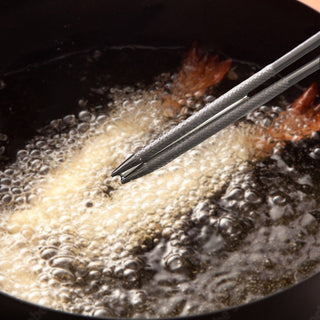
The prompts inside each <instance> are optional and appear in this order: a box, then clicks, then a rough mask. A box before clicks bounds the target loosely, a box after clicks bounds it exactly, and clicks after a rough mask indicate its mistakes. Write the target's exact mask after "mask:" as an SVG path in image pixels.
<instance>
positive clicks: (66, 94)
mask: <svg viewBox="0 0 320 320" xmlns="http://www.w3.org/2000/svg"><path fill="white" fill-rule="evenodd" d="M319 29H320V15H319V13H317V12H315V11H313V10H311V9H310V8H308V7H306V6H304V5H302V4H300V3H298V2H296V1H293V0H281V1H279V0H260V1H255V0H243V1H232V0H197V1H193V0H191V1H182V0H177V1H165V0H154V1H151V0H131V1H126V0H109V1H103V0H93V1H92V0H91V1H88V0H82V1H74V0H56V1H49V0H41V1H28V0H25V1H19V0H13V1H2V2H1V4H0V38H1V40H2V41H1V42H2V46H1V50H0V80H1V81H3V83H4V84H6V85H7V89H8V90H11V88H10V87H11V82H12V81H13V79H14V81H19V79H20V80H21V83H20V84H19V83H16V82H15V83H13V84H12V87H13V89H12V91H10V95H11V96H14V98H10V99H9V98H6V97H5V98H3V99H1V95H3V94H4V92H5V91H4V90H0V104H1V109H0V115H1V117H0V119H1V120H0V125H1V128H0V131H1V132H5V133H7V134H8V135H9V137H10V139H11V140H12V143H10V145H9V146H8V149H7V156H9V157H10V156H13V155H14V154H15V152H16V151H17V150H18V149H19V147H21V146H22V145H23V144H24V143H25V141H26V140H28V138H30V137H32V136H33V135H34V134H35V128H39V127H40V126H43V125H44V124H46V123H47V121H49V120H50V119H53V118H56V117H59V116H63V115H65V114H69V113H71V112H72V111H73V110H74V109H76V107H75V105H76V104H77V101H76V99H77V98H76V97H78V96H79V93H78V91H79V90H80V89H81V88H79V86H77V85H75V82H74V79H72V77H68V75H66V76H63V75H62V74H63V72H60V74H59V73H56V74H54V76H53V77H52V78H50V79H49V75H46V74H40V75H39V79H27V78H23V77H20V78H19V70H25V69H26V68H32V67H33V66H34V65H41V63H43V62H45V61H48V60H50V59H52V58H55V57H57V56H64V55H68V54H70V53H72V52H77V51H82V50H90V49H92V48H104V47H108V46H126V45H136V46H137V45H140V46H142V45H143V46H154V47H159V46H162V47H188V46H189V45H190V44H191V42H192V41H193V40H197V41H198V42H199V43H200V44H201V46H202V47H207V48H214V49H215V50H217V51H219V52H223V53H224V54H226V55H228V56H231V57H233V58H236V59H239V60H242V61H251V62H254V63H256V64H258V65H260V66H263V65H266V64H267V63H269V62H271V61H273V60H274V59H276V58H277V57H279V56H281V55H282V54H284V53H285V52H286V51H288V50H290V49H291V48H293V47H294V46H296V45H297V44H298V43H300V42H302V41H303V40H305V39H306V38H307V37H309V36H311V35H312V34H314V33H316V32H317V31H319ZM159 59H160V58H159ZM175 62H176V61H171V62H168V64H169V65H170V63H171V64H172V65H174V64H175ZM147 63H148V62H146V64H147ZM110 68H114V67H112V66H110ZM129 69H130V62H126V63H124V65H123V66H122V67H120V68H119V72H122V73H123V74H124V75H125V76H126V77H128V78H130V79H131V80H132V81H135V79H134V78H135V75H134V73H133V72H130V70H129ZM133 69H134V72H137V71H138V70H136V69H135V68H133ZM155 74H157V70H151V71H150V70H149V71H148V70H144V71H143V76H144V77H146V78H150V79H151V78H152V76H154V75H155ZM16 75H18V76H16ZM51 76H52V74H51ZM315 78H316V79H318V80H319V74H317V75H314V76H313V79H315ZM40 79H41V80H42V82H46V83H51V89H50V90H43V87H42V86H41V85H40V84H39V83H41V81H40ZM37 80H39V81H38V82H37ZM307 81H309V82H310V79H308V80H307ZM307 81H306V82H307ZM7 89H6V90H7ZM30 92H31V93H32V94H30ZM62 96H63V99H61V97H62ZM1 100H2V102H1ZM12 109H14V111H15V113H14V115H12ZM319 297H320V274H315V275H314V276H312V277H311V278H308V279H306V280H305V281H303V282H301V283H299V284H297V285H294V286H292V287H289V288H287V289H286V290H283V291H282V292H278V293H275V294H273V295H271V296H268V297H265V298H263V299H260V300H258V301H255V302H253V303H249V304H245V305H241V306H239V307H235V308H230V309H226V310H221V311H217V312H212V313H210V314H205V315H197V316H193V317H189V318H188V319H200V318H201V319H216V320H217V319H224V320H226V319H238V320H241V319H246V320H249V319H310V320H315V319H320V298H319ZM0 306H1V309H0V310H1V311H0V314H1V318H2V319H8V320H9V319H30V320H39V319H48V320H49V319H55V320H58V319H87V317H84V316H79V315H71V314H67V313H63V312H60V311H55V310H51V309H48V308H45V307H41V306H37V305H34V304H30V303H27V302H24V301H21V300H19V299H16V298H14V297H12V296H10V295H7V294H5V293H0Z"/></svg>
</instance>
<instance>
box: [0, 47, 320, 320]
mask: <svg viewBox="0 0 320 320" xmlns="http://www.w3.org/2000/svg"><path fill="white" fill-rule="evenodd" d="M180 59H181V52H179V51H178V50H169V49H163V50H158V51H157V50H147V49H140V50H137V49H122V50H120V51H119V50H106V51H104V52H94V53H89V54H83V55H79V56H74V57H68V58H65V59H62V60H57V61H52V62H51V63H48V64H45V65H42V66H38V67H36V68H31V69H30V70H25V71H24V72H23V73H19V74H16V75H8V76H7V78H6V79H4V80H3V81H4V83H5V84H6V85H5V86H3V87H4V88H3V89H2V90H1V91H0V93H1V94H4V99H3V101H4V105H5V106H7V108H8V109H7V111H3V112H7V116H8V117H9V118H10V117H12V121H14V120H15V119H16V118H17V119H18V121H25V120H22V119H25V117H23V112H27V111H29V110H28V109H29V108H30V106H28V104H29V103H34V105H33V106H32V108H31V109H32V110H33V112H32V113H31V116H30V117H34V118H31V119H32V121H31V122H30V124H28V123H25V127H26V128H27V130H26V132H27V134H29V135H30V138H28V141H25V140H26V138H23V135H24V132H19V129H13V130H11V131H9V127H10V126H9V125H8V127H5V126H4V128H3V129H2V134H1V135H0V140H1V143H2V144H1V148H2V153H3V154H2V158H1V161H2V162H1V165H2V171H1V172H0V178H1V183H0V184H1V189H0V192H1V210H2V216H1V225H0V238H1V243H2V246H1V248H0V261H1V262H0V288H1V290H2V291H5V292H8V293H10V294H12V295H14V296H17V297H20V298H22V299H25V300H28V301H32V302H35V303H38V304H43V305H46V306H48V307H52V308H56V309H60V310H64V311H67V312H74V313H81V314H86V315H93V316H101V317H168V316H178V315H186V314H199V313H203V312H210V311H213V310H218V309H221V308H224V307H228V306H234V305H238V304H241V303H245V302H248V301H252V300H255V299H257V298H259V297H261V296H264V295H266V294H269V293H271V292H274V291H277V290H280V289H282V288H285V287H287V286H288V285H291V284H293V283H296V282H298V281H300V280H301V279H303V278H305V277H307V276H308V275H311V274H312V273H315V272H318V271H320V261H319V260H320V253H319V252H320V250H319V245H320V231H319V222H320V211H319V201H320V199H319V188H320V179H319V178H320V170H319V169H318V168H319V159H320V151H319V150H320V141H319V139H318V136H317V135H316V134H315V135H314V136H313V137H312V138H310V139H306V140H304V141H300V142H299V143H287V144H286V146H285V147H283V148H280V149H279V148H278V149H277V148H276V149H275V150H274V151H273V153H272V154H271V155H270V156H268V157H263V156H262V155H261V153H260V152H259V150H258V149H257V148H256V145H255V138H256V135H257V132H258V128H259V127H261V126H262V125H268V122H270V119H272V118H275V117H276V116H277V114H278V113H279V112H280V111H281V110H283V109H282V107H283V106H284V98H280V99H279V100H278V101H277V105H275V106H263V107H261V108H259V109H258V110H257V111H255V112H254V113H252V114H250V115H249V116H248V117H247V118H246V119H243V121H241V122H239V123H237V124H235V125H232V126H230V127H228V128H226V129H224V130H222V131H221V132H220V133H218V134H217V135H215V136H214V137H212V138H210V139H209V140H207V141H206V142H204V143H203V144H201V145H199V146H197V147H196V148H194V149H193V150H191V151H189V152H188V153H186V154H185V155H183V156H182V157H179V158H178V159H176V160H175V161H173V162H172V163H170V164H169V165H167V166H165V167H164V168H162V169H160V170H157V171H156V172H154V173H152V174H150V175H148V176H146V177H144V178H142V179H138V180H136V181H133V182H130V183H128V184H126V185H121V184H120V182H119V180H118V179H117V178H113V179H111V178H110V173H111V171H112V170H113V169H114V168H115V167H116V166H117V165H118V164H120V163H121V162H122V161H123V160H125V158H126V157H127V156H128V155H130V154H131V153H133V152H134V151H135V150H137V149H138V148H140V147H142V146H143V145H145V144H146V143H148V142H149V141H151V140H152V139H154V138H155V137H157V136H158V135H159V134H160V133H162V132H163V130H166V129H168V128H170V127H171V126H173V125H175V124H176V123H177V122H178V121H181V119H182V118H185V117H187V116H188V115H190V114H192V113H193V112H195V111H196V110H197V109H199V108H201V106H203V105H204V104H205V103H206V102H208V101H211V100H212V99H214V97H215V96H217V95H219V94H221V93H222V92H224V91H226V90H227V89H228V88H229V87H232V86H234V85H235V83H237V82H238V81H241V78H246V77H247V76H248V75H249V74H251V73H252V72H254V71H255V67H254V66H251V65H249V64H244V63H240V62H235V63H234V65H233V69H232V71H231V72H229V74H228V75H227V77H226V79H224V80H223V81H222V82H221V83H220V84H219V85H218V86H216V87H215V88H213V89H211V91H210V90H209V91H208V92H207V94H206V95H205V96H204V97H203V98H202V100H201V101H200V102H199V101H198V102H197V104H195V103H194V101H193V100H192V98H189V99H186V102H185V108H186V112H185V113H184V115H181V116H179V117H178V118H175V119H168V118H167V117H165V116H164V115H163V112H162V111H163V109H162V102H163V94H164V92H166V91H169V90H170V84H171V83H172V79H174V77H175V73H174V70H175V68H177V66H178V65H179V61H180ZM159 61H161V64H160V63H159ZM142 65H144V71H143V73H141V74H140V76H139V75H138V76H137V74H139V73H137V70H141V66H142ZM130 67H131V68H130ZM148 67H150V69H149V68H148ZM59 70H60V71H59ZM150 70H152V72H151V71H150ZM117 71H118V72H117ZM169 72H171V74H169ZM161 73H162V74H161ZM158 74H160V76H158V77H157V78H155V76H156V75H158ZM48 75H49V76H48ZM32 76H34V78H35V79H39V81H38V82H37V80H35V84H36V85H35V86H34V85H33V86H32V88H37V90H38V91H39V97H38V96H37V95H36V92H32V90H33V89H30V90H29V91H28V90H27V89H26V90H25V91H23V92H24V94H21V95H20V96H18V98H17V95H16V94H14V93H17V92H20V91H21V90H19V89H20V88H19V87H17V86H18V85H17V84H15V82H14V80H15V81H17V80H19V83H20V84H19V85H22V84H24V85H26V83H27V82H28V81H29V79H30V78H31V77H32ZM50 76H51V77H50ZM59 77H60V78H59ZM64 77H65V78H66V79H67V80H65V81H66V82H69V83H70V84H73V86H69V87H68V88H71V89H70V92H65V91H64V90H62V92H63V93H66V96H64V95H63V94H62V95H61V92H60V90H61V87H64V86H65V84H66V83H59V81H58V80H59V79H60V80H61V79H63V78H64ZM52 79H54V80H55V82H53V81H52ZM152 79H153V80H152ZM150 83H151V85H150ZM115 84H118V85H117V86H115ZM42 86H43V87H44V88H45V89H46V90H45V93H43V92H41V90H39V88H42ZM57 87H58V89H57ZM27 88H28V86H27ZM30 88H31V86H30ZM59 88H60V89H59ZM59 92H60V93H59ZM58 93H59V94H58ZM291 94H292V95H293V96H294V95H295V94H296V92H294V91H293V92H292V93H289V97H288V99H289V100H290V96H291ZM52 97H54V99H53V100H52ZM19 99H21V100H22V101H20V100H19ZM28 99H29V100H28ZM46 99H48V100H46ZM66 101H67V102H66ZM60 102H61V104H60ZM75 102H76V103H75ZM46 103H51V105H49V106H48V109H46V108H45V106H46ZM65 104H69V105H71V106H70V108H69V109H65V108H64V106H65ZM57 106H60V107H59V108H58V107H57ZM5 110H6V109H5ZM44 110H47V111H46V113H44ZM70 110H71V111H70ZM71 112H72V113H71ZM56 117H59V118H56ZM19 119H20V120H19ZM35 124H36V125H38V128H39V129H38V130H37V132H32V130H33V129H32V128H33V127H34V125H35ZM28 128H29V131H28Z"/></svg>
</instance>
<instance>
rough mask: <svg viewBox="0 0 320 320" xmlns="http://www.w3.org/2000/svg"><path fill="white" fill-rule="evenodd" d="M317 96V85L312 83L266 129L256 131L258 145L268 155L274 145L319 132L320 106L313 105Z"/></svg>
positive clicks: (297, 139)
mask: <svg viewBox="0 0 320 320" xmlns="http://www.w3.org/2000/svg"><path fill="white" fill-rule="evenodd" d="M317 94H318V84H317V83H316V82H314V83H312V84H311V85H310V86H309V87H308V88H307V89H306V90H305V91H304V93H303V94H302V95H301V96H299V97H298V98H297V99H296V100H295V101H294V102H293V103H292V105H291V106H289V107H288V108H287V109H286V110H285V111H283V112H281V113H280V114H279V117H277V118H276V119H274V120H273V122H272V123H271V125H270V126H269V127H268V128H261V130H258V135H259V138H258V139H257V142H258V145H259V144H260V147H262V149H263V150H264V151H265V152H267V153H269V152H270V151H271V150H272V149H273V147H274V146H275V145H276V144H280V145H283V144H284V143H285V142H287V141H300V140H302V139H304V138H307V137H310V136H311V135H312V133H314V132H316V131H319V130H320V104H317V105H315V104H314V101H315V99H316V97H317ZM261 142H262V144H261Z"/></svg>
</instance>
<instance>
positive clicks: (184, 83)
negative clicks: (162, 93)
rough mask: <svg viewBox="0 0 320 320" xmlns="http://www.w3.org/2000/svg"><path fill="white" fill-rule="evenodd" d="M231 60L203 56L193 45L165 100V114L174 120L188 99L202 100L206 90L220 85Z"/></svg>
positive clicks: (205, 54) (207, 55) (208, 55)
mask: <svg viewBox="0 0 320 320" xmlns="http://www.w3.org/2000/svg"><path fill="white" fill-rule="evenodd" d="M231 63H232V61H231V59H227V60H223V61H220V59H219V57H218V55H214V56H212V55H210V54H209V53H204V54H201V52H200V49H199V47H198V46H197V45H196V44H193V46H192V47H191V49H190V50H189V52H188V53H187V56H186V58H185V60H184V62H183V65H182V67H181V70H180V72H179V73H178V76H177V78H176V79H175V80H174V82H173V84H172V91H171V94H170V95H168V96H167V97H166V98H165V101H164V104H163V108H164V114H165V115H166V116H167V117H169V118H173V117H175V116H176V115H178V114H179V113H180V111H181V109H182V106H183V105H184V103H185V101H186V98H189V97H192V98H194V99H197V98H200V97H201V96H202V95H203V94H204V93H205V92H206V90H207V89H208V88H209V87H211V86H213V85H216V84H217V83H219V82H220V81H221V80H222V78H223V77H224V76H225V74H226V73H227V72H228V71H229V69H230V67H231Z"/></svg>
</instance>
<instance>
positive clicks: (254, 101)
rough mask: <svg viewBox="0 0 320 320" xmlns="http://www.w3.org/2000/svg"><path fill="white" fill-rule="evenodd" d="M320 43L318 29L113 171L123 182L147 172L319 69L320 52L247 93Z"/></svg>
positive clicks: (113, 174) (162, 164)
mask: <svg viewBox="0 0 320 320" xmlns="http://www.w3.org/2000/svg"><path fill="white" fill-rule="evenodd" d="M319 46H320V32H318V33H316V34H315V35H313V36H312V37H310V38H309V39H307V40H306V41H304V42H303V43H301V44H300V45H298V46H297V47H295V48H294V49H293V50H291V51H289V52H288V53H287V54H285V55H284V56H282V57H281V58H279V59H278V60H276V61H275V62H273V63H271V64H269V65H268V66H266V67H265V68H263V69H262V70H260V71H259V72H258V73H256V74H254V75H253V76H252V77H250V78H248V79H247V80H245V81H243V82H242V83H240V84H239V85H237V86H236V87H234V88H233V89H231V90H230V91H228V92H227V93H225V94H224V95H222V96H221V97H219V98H217V99H216V100H214V101H213V102H212V103H210V104H208V105H207V106H206V107H205V108H203V109H202V110H200V111H199V112H197V113H196V114H194V115H193V116H191V117H190V118H188V119H187V120H185V121H183V122H182V123H180V124H179V125H177V126H176V127H174V128H173V129H171V130H169V131H168V132H167V133H165V134H164V135H162V136H160V137H159V138H158V139H156V140H155V141H153V142H152V143H150V144H149V145H147V146H146V147H144V148H142V149H140V150H139V151H138V152H136V153H135V154H133V155H132V156H131V157H129V158H128V159H127V160H126V161H125V162H123V163H122V164H121V165H120V166H119V167H118V168H116V169H115V170H114V171H113V172H112V176H115V175H118V174H120V175H121V181H122V183H126V182H129V181H131V180H133V179H136V178H139V177H141V176H143V175H146V174H148V173H150V172H152V171H154V170H156V169H158V168H160V167H162V166H164V165H165V164H167V163H168V162H170V161H172V160H173V159H175V158H177V157H178V156H179V155H181V154H183V153H184V152H186V151H188V150H189V149H191V148H193V147H194V146H196V145H197V144H199V143H201V142H202V141H204V140H205V139H207V138H209V137H210V136H212V135H213V134H215V133H217V132H218V131H220V130H221V129H223V128H225V127H226V126H227V125H229V124H231V123H232V122H234V121H236V120H238V119H240V118H241V117H242V116H244V115H245V114H247V113H248V112H250V111H252V110H254V109H256V108H257V107H259V106H260V105H261V104H264V103H266V102H268V101H269V100H271V99H273V98H274V97H275V96H277V95H279V94H280V93H282V92H283V91H285V90H286V89H288V88H289V87H291V86H292V85H294V84H296V83H297V82H299V81H300V80H302V79H304V78H305V77H307V76H308V75H310V74H312V73H313V72H315V71H317V70H319V69H320V56H319V57H317V58H316V59H314V60H313V61H311V62H310V63H308V64H306V65H304V66H303V67H301V68H299V69H297V70H296V71H294V72H292V73H291V74H289V75H288V76H286V77H285V78H283V79H281V80H279V81H277V82H276V83H274V84H273V85H271V86H270V87H268V88H266V89H264V90H262V91H261V92H259V93H257V94H256V95H254V96H253V97H250V98H249V97H248V96H247V95H248V93H249V92H251V91H252V90H254V89H255V88H257V87H258V86H260V85H261V84H262V83H264V82H265V81H266V80H268V79H270V78H271V77H272V76H274V75H276V74H277V73H278V72H280V71H281V70H283V69H284V68H286V67H287V66H289V65H290V64H292V63H293V62H295V61H296V60H298V59H299V58H301V57H302V56H304V55H305V54H307V53H309V52H311V51H312V50H314V49H315V48H317V47H319Z"/></svg>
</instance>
